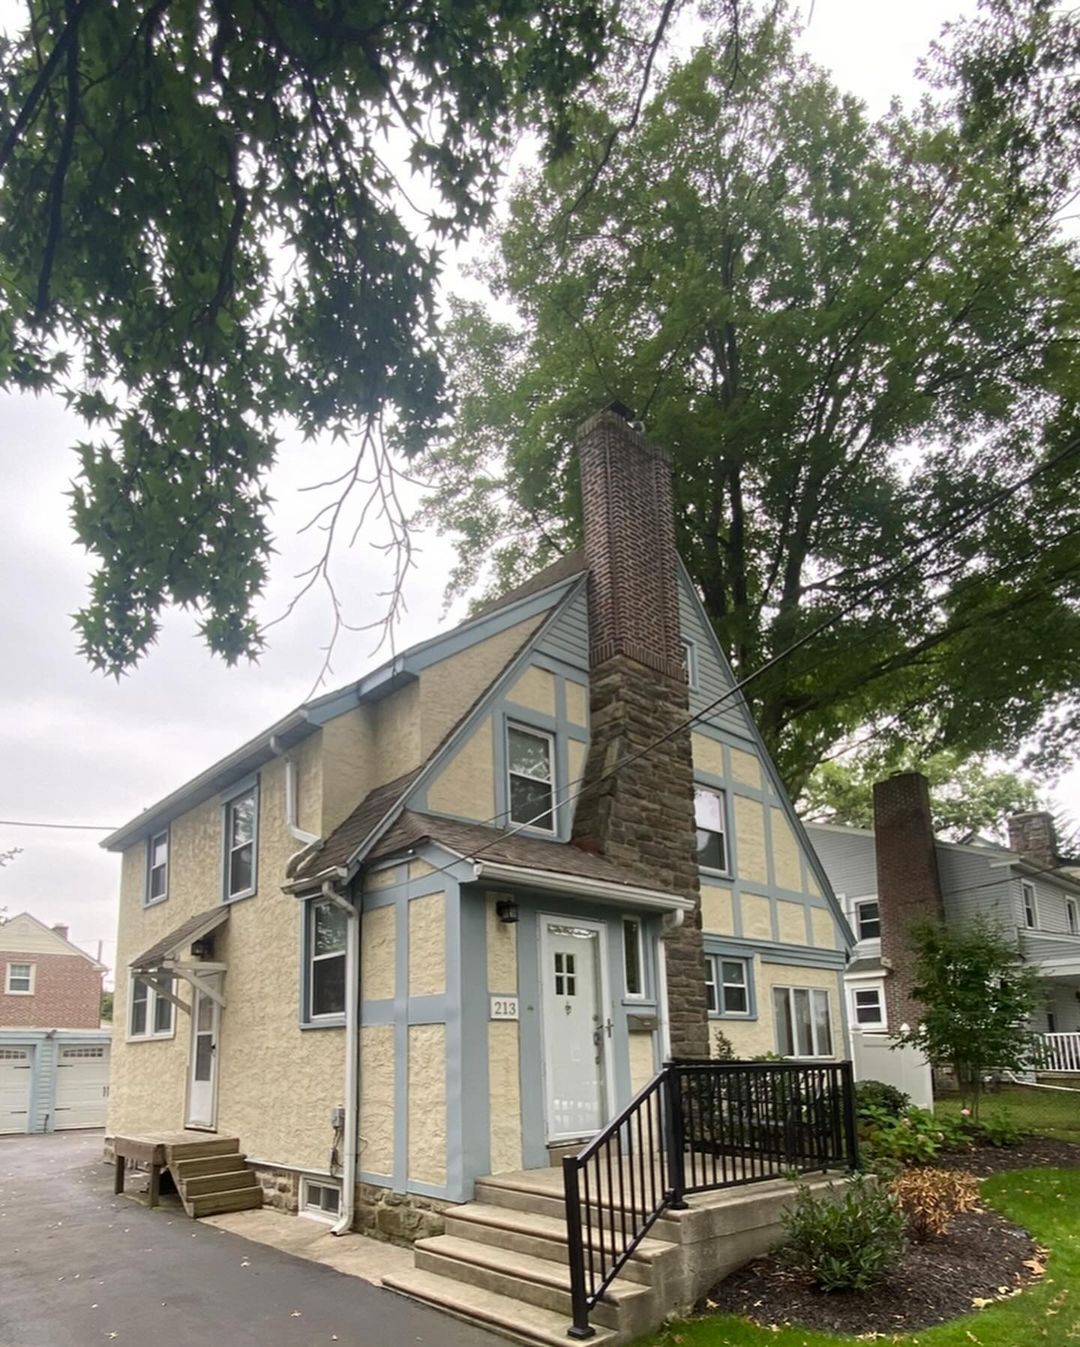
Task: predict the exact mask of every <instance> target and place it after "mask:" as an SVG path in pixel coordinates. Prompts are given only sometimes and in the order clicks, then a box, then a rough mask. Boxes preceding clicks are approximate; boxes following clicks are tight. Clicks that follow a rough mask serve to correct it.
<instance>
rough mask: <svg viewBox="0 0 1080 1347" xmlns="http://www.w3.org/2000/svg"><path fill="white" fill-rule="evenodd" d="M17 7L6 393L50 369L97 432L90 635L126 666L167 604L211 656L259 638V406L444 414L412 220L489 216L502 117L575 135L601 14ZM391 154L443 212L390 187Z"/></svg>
mask: <svg viewBox="0 0 1080 1347" xmlns="http://www.w3.org/2000/svg"><path fill="white" fill-rule="evenodd" d="M27 8H28V11H29V14H28V20H27V24H26V27H25V29H24V31H23V32H22V33H21V34H20V35H18V36H16V37H14V38H11V39H7V40H5V41H4V42H3V44H2V45H0V258H2V262H0V386H3V387H8V388H19V389H32V390H42V389H49V388H61V389H64V390H65V391H66V395H67V397H68V400H69V402H70V404H71V406H72V407H73V408H74V410H75V411H77V412H78V413H79V415H81V416H82V417H84V418H85V419H86V420H87V421H88V422H89V423H90V424H91V426H92V427H93V428H94V439H93V442H92V443H89V444H87V445H84V446H82V447H81V449H80V455H81V473H80V476H79V478H78V481H77V483H76V486H75V491H74V518H75V525H76V529H77V531H78V535H79V537H80V539H81V540H82V542H83V543H84V544H85V545H86V546H87V548H88V549H89V550H90V552H91V553H92V554H93V556H94V557H95V558H96V560H97V561H98V563H99V569H98V573H97V576H96V578H95V581H94V587H93V593H92V597H91V601H90V603H89V605H88V607H87V608H86V609H85V610H84V611H83V612H82V613H80V614H79V615H78V619H77V623H78V627H79V629H80V632H81V636H82V642H83V648H84V650H85V652H86V654H87V655H88V657H89V658H90V660H91V661H92V662H93V663H94V664H95V665H97V666H98V667H100V668H103V669H107V670H110V671H113V672H119V671H122V670H124V669H126V668H128V667H130V666H131V665H132V664H133V663H134V662H135V661H136V660H137V659H138V658H139V656H140V655H141V654H142V653H143V652H144V651H145V650H146V649H147V647H148V645H149V644H150V643H151V642H152V641H153V639H154V634H155V632H156V630H157V626H158V618H159V613H160V611H161V609H162V607H163V606H164V605H165V604H166V603H170V602H175V603H179V604H182V605H190V606H193V607H195V608H197V609H198V610H199V611H200V612H201V613H202V614H203V622H202V626H203V630H204V633H205V636H206V639H207V641H208V643H209V644H210V646H211V648H212V649H213V650H215V651H216V652H218V653H220V654H222V655H224V656H225V657H226V658H227V659H229V660H234V659H236V658H238V657H239V656H242V655H251V654H253V653H255V652H256V651H257V650H258V649H259V646H260V638H259V633H258V630H257V627H256V626H255V624H254V622H253V621H252V617H251V608H252V601H253V599H254V597H255V596H256V595H257V594H258V592H259V590H260V587H261V585H262V583H263V581H264V578H265V571H266V562H267V557H268V554H269V552H270V550H271V541H270V537H269V534H268V529H267V523H266V507H267V499H266V496H265V494H264V492H263V490H262V488H261V487H260V482H261V481H262V479H263V476H264V474H265V472H266V470H267V468H268V467H269V465H270V464H271V462H272V460H273V457H274V450H275V437H274V431H273V427H274V425H275V424H276V423H277V422H278V420H279V418H281V417H283V416H285V417H289V418H292V419H293V421H294V422H295V423H296V424H297V425H298V426H299V428H300V429H301V431H302V432H304V433H305V434H307V435H313V434H315V433H316V432H319V431H321V430H325V429H331V430H333V431H336V432H338V433H339V434H341V435H344V434H346V433H347V432H349V431H350V430H351V429H352V428H354V427H355V426H357V425H358V424H359V425H368V426H370V425H371V424H372V423H373V422H376V421H378V419H379V418H380V417H381V416H382V415H383V414H384V413H389V414H391V416H392V417H393V418H394V421H395V425H396V430H397V434H398V437H399V441H400V443H401V444H402V445H403V446H404V448H405V450H406V451H407V452H414V451H415V450H416V449H417V448H418V446H419V445H420V444H421V442H422V440H423V437H424V435H425V433H426V432H427V431H428V430H429V429H430V428H431V427H432V426H433V425H434V424H435V423H436V422H437V421H438V420H439V418H440V417H441V416H443V415H444V414H445V411H446V409H447V400H446V389H445V384H444V375H443V370H442V366H441V363H440V359H439V351H438V344H437V333H436V326H435V285H436V280H437V277H438V273H439V254H438V252H437V250H436V247H435V244H434V242H432V240H438V239H440V238H441V239H445V240H450V241H458V240H460V239H462V238H463V237H464V236H465V234H466V232H467V231H468V230H469V229H471V228H472V227H474V226H477V225H483V224H485V223H486V222H488V221H489V220H490V218H491V212H492V208H493V204H494V201H495V194H496V190H497V186H498V180H499V171H500V170H499V163H500V159H501V156H502V155H503V153H504V152H505V150H506V149H507V147H508V145H509V144H510V142H511V138H512V137H513V135H514V134H515V132H516V130H517V129H518V128H519V127H521V126H523V125H528V126H531V127H535V128H537V129H540V130H542V131H544V132H546V133H547V134H548V136H549V137H550V139H551V141H552V143H559V144H565V143H566V139H567V128H566V121H567V115H568V114H567V108H568V105H569V100H570V98H571V96H572V94H573V93H574V91H575V90H576V89H578V88H579V86H580V85H581V84H582V82H583V81H584V80H586V79H587V78H588V77H589V76H590V75H591V74H592V72H593V71H594V70H595V69H596V67H597V65H598V63H599V61H600V59H601V57H602V55H603V54H604V52H605V49H606V46H607V44H608V43H609V42H610V40H611V37H612V32H613V24H614V9H613V7H612V6H611V5H610V4H609V3H608V2H607V0H578V2H577V3H573V4H569V3H563V0H555V2H554V3H545V4H538V3H536V0H499V3H496V4H490V5H475V4H466V3H461V2H460V0H406V2H405V3H395V4H389V3H387V2H386V0H290V3H283V2H282V0H241V2H240V3H230V2H227V0H148V3H145V4H134V3H131V0H116V2H115V3H108V4H106V3H97V2H96V0H64V3H59V2H58V0H30V3H29V4H28V6H27ZM405 160H408V162H409V163H410V164H411V165H412V166H413V168H415V169H416V170H419V171H420V173H421V174H422V175H423V178H424V180H425V183H426V187H425V189H424V190H426V191H427V192H428V195H429V197H430V199H431V200H432V201H433V202H434V205H430V206H428V205H425V204H424V202H423V201H421V202H420V203H419V204H417V206H416V208H415V210H414V209H413V208H412V206H411V205H407V204H406V199H405V197H404V195H403V189H402V184H401V183H399V181H398V176H397V171H396V170H395V169H394V167H392V165H393V164H395V163H397V164H400V163H402V162H404V161H405ZM73 357H74V358H73Z"/></svg>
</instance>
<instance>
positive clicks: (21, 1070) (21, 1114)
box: [0, 1048, 34, 1133]
mask: <svg viewBox="0 0 1080 1347" xmlns="http://www.w3.org/2000/svg"><path fill="white" fill-rule="evenodd" d="M33 1065H34V1058H33V1049H31V1048H0V1133H8V1132H25V1131H26V1130H27V1127H28V1126H29V1122H30V1077H31V1076H32V1075H33V1071H32V1070H31V1068H32V1067H33Z"/></svg>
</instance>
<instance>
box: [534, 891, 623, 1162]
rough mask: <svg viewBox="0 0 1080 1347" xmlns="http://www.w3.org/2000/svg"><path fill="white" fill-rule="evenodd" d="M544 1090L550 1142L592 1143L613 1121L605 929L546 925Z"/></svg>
mask: <svg viewBox="0 0 1080 1347" xmlns="http://www.w3.org/2000/svg"><path fill="white" fill-rule="evenodd" d="M540 923H541V926H540V973H541V978H540V986H541V996H540V999H541V1004H542V1006H543V1017H544V1085H545V1098H546V1107H547V1135H548V1140H549V1141H556V1140H559V1139H560V1138H571V1137H573V1138H576V1137H582V1136H587V1135H588V1134H589V1133H591V1132H595V1131H597V1130H598V1129H599V1128H600V1127H602V1126H603V1125H604V1123H605V1121H606V1120H607V1104H608V1061H609V1058H610V1050H609V1049H610V1033H611V1021H610V1020H609V1019H608V1018H607V1017H606V1015H605V1011H604V1008H605V1006H606V1005H607V997H606V994H605V982H606V979H605V976H604V969H605V962H606V961H605V957H604V948H603V944H604V927H603V925H602V924H601V923H599V922H592V921H574V920H571V919H570V918H567V917H541V918H540Z"/></svg>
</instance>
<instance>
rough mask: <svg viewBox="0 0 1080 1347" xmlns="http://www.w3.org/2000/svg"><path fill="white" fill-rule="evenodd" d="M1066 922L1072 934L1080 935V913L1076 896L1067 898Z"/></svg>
mask: <svg viewBox="0 0 1080 1347" xmlns="http://www.w3.org/2000/svg"><path fill="white" fill-rule="evenodd" d="M1065 924H1066V926H1068V928H1069V934H1070V935H1080V915H1078V912H1077V907H1076V899H1075V898H1066V899H1065Z"/></svg>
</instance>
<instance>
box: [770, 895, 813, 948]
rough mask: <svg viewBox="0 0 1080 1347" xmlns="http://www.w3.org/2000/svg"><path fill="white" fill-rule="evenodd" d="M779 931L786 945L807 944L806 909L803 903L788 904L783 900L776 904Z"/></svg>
mask: <svg viewBox="0 0 1080 1347" xmlns="http://www.w3.org/2000/svg"><path fill="white" fill-rule="evenodd" d="M776 918H777V930H778V932H779V935H780V939H781V940H782V941H783V943H784V944H785V945H805V944H806V908H805V907H803V905H802V903H788V902H785V901H784V900H783V899H780V900H778V901H777V904H776Z"/></svg>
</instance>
